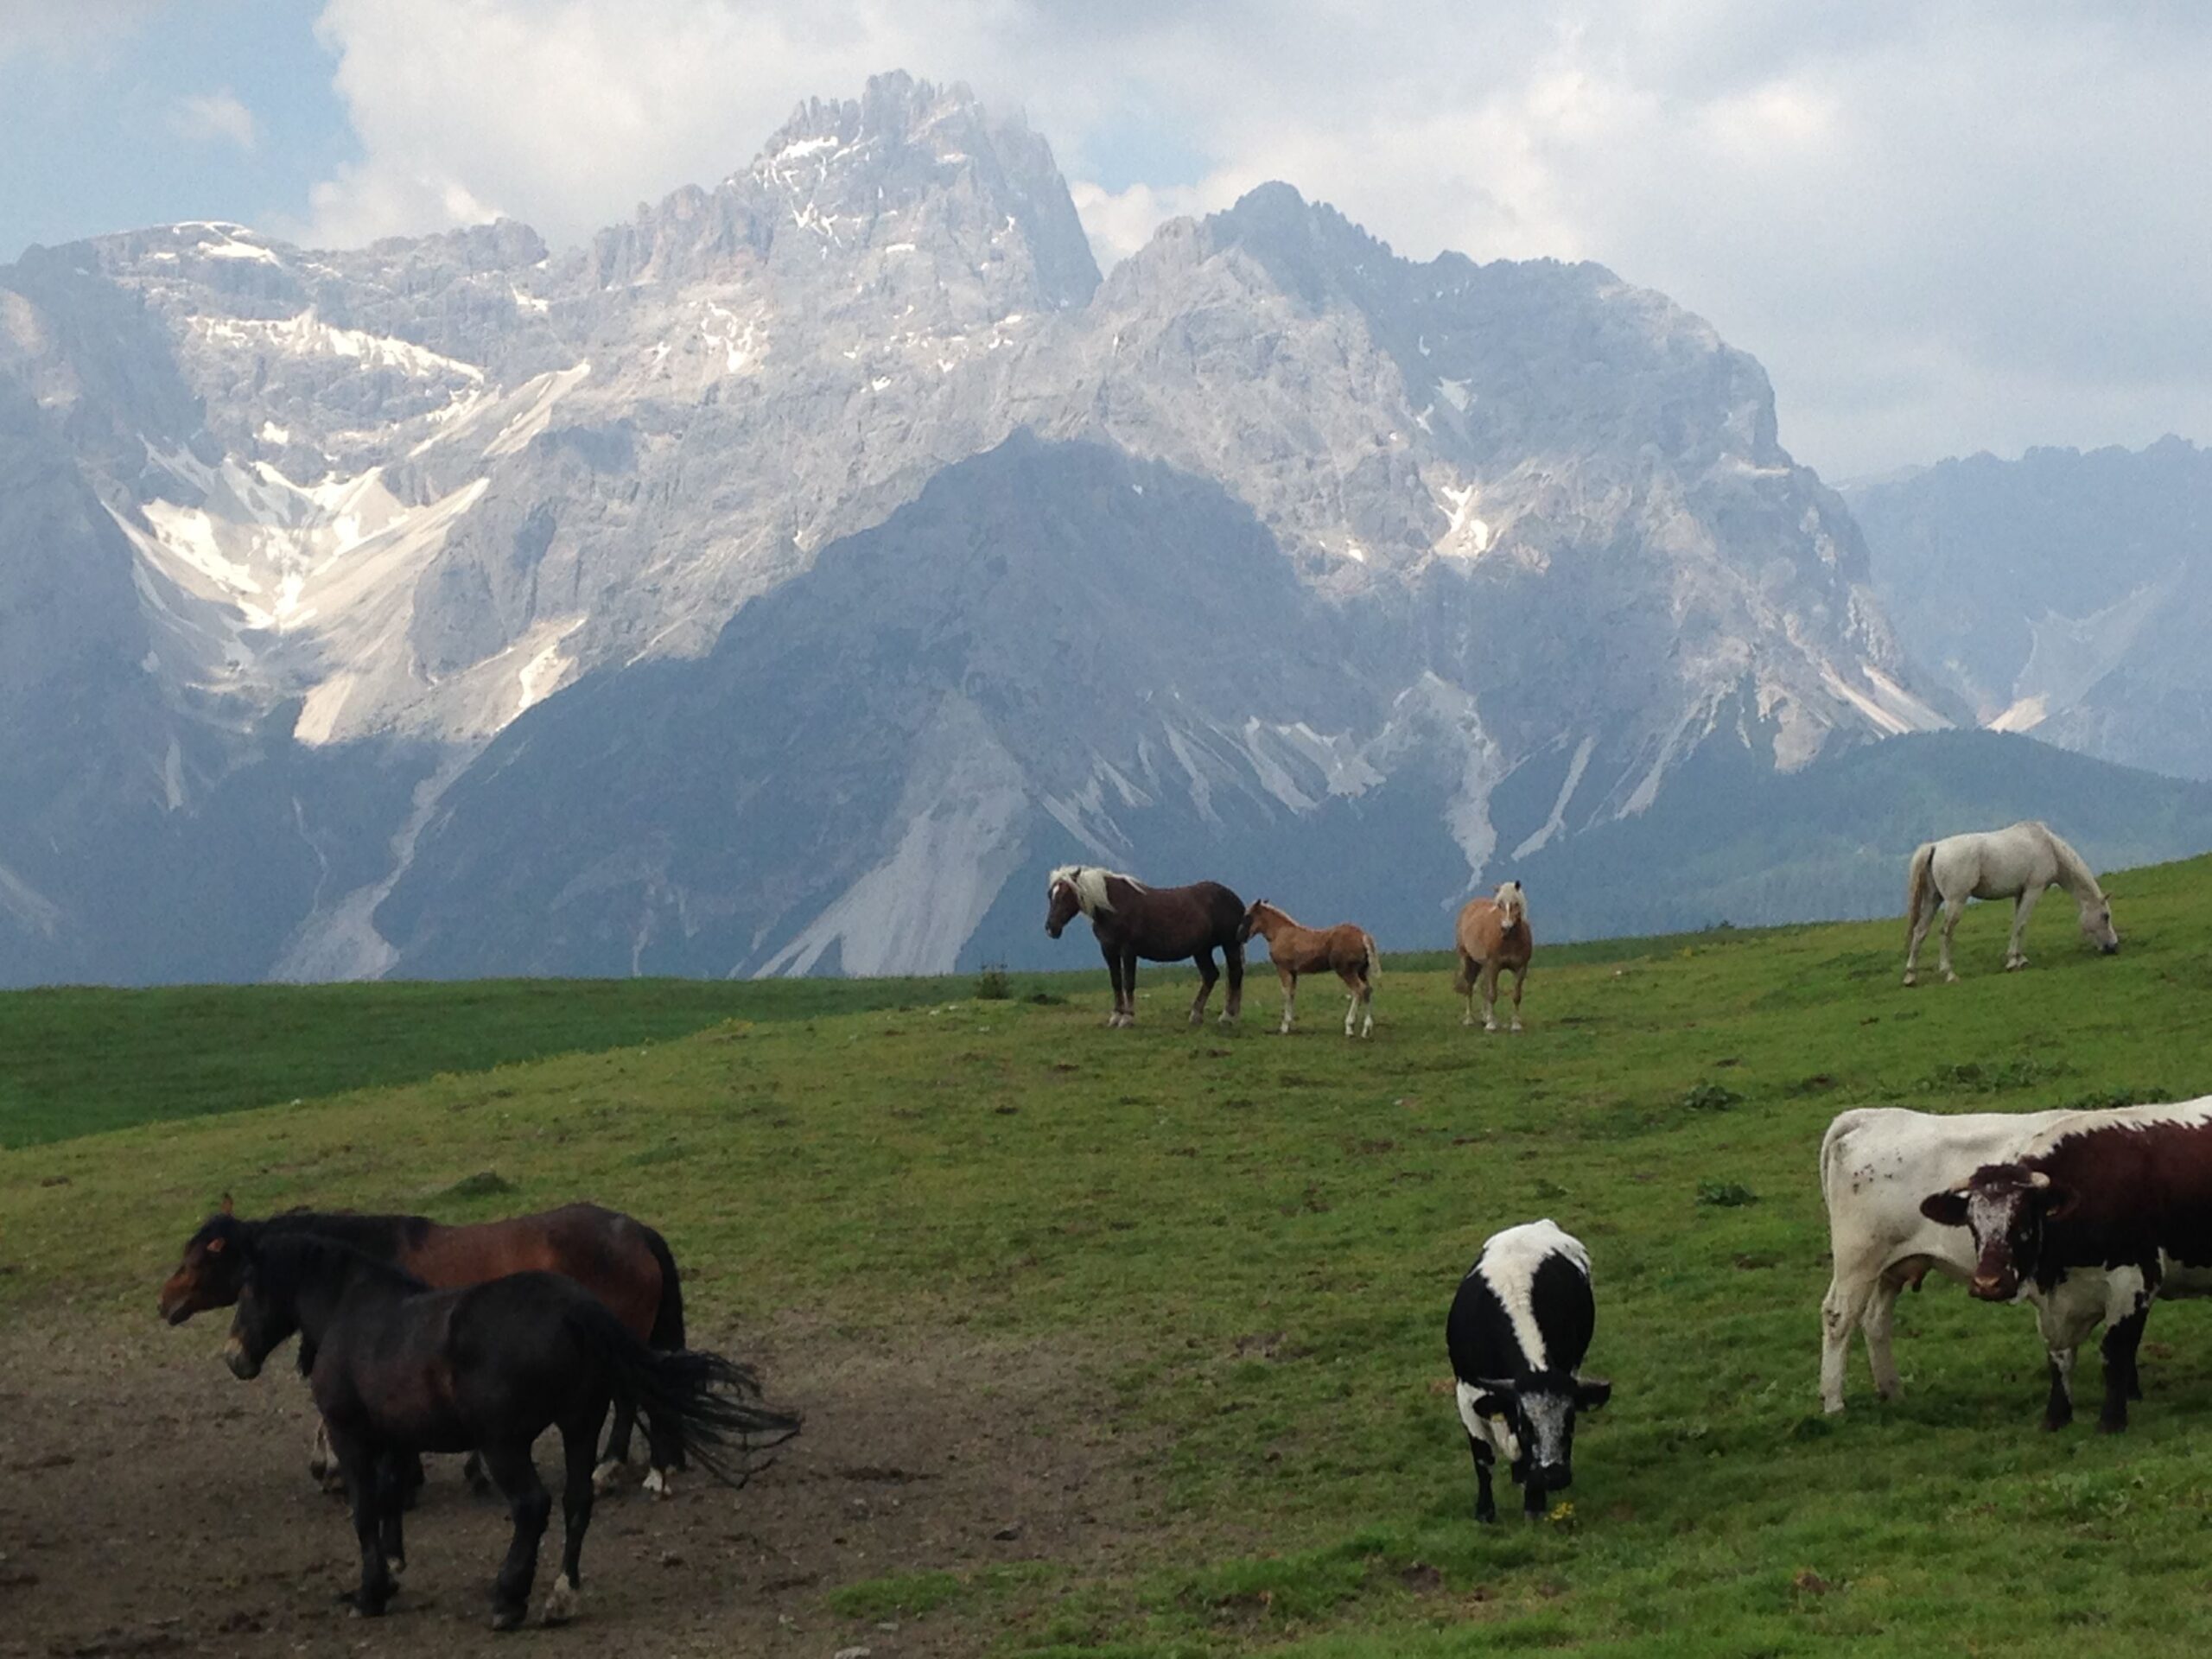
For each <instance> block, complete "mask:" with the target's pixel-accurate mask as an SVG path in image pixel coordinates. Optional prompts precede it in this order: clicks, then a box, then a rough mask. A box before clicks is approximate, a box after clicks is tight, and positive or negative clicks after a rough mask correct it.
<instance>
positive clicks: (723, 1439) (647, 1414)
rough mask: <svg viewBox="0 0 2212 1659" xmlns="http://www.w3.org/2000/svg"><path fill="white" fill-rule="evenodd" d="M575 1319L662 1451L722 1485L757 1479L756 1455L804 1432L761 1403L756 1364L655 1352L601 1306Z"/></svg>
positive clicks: (579, 1311)
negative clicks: (752, 1462) (751, 1460)
mask: <svg viewBox="0 0 2212 1659" xmlns="http://www.w3.org/2000/svg"><path fill="white" fill-rule="evenodd" d="M573 1317H574V1319H575V1320H576V1321H577V1322H578V1323H579V1324H580V1325H582V1331H581V1332H580V1333H579V1334H581V1335H582V1336H584V1337H585V1338H587V1339H588V1341H589V1342H590V1344H591V1345H592V1346H593V1347H594V1348H596V1349H597V1350H598V1351H599V1352H600V1354H601V1357H603V1358H604V1359H605V1361H606V1362H607V1386H608V1389H610V1391H611V1392H612V1393H613V1395H614V1398H615V1399H616V1400H617V1401H619V1402H621V1403H622V1404H625V1405H627V1406H629V1407H631V1408H633V1409H634V1410H636V1411H637V1412H638V1413H639V1414H641V1415H642V1416H643V1417H644V1418H645V1422H646V1425H647V1427H649V1428H650V1429H651V1430H652V1436H653V1440H654V1443H655V1444H656V1445H657V1446H658V1445H666V1446H671V1447H672V1448H674V1449H677V1450H678V1451H680V1452H681V1453H682V1455H683V1461H684V1462H685V1463H696V1464H697V1465H699V1466H700V1467H701V1468H702V1469H704V1470H706V1471H708V1472H709V1473H710V1474H712V1475H713V1476H715V1478H716V1479H718V1480H721V1481H724V1482H726V1483H727V1484H730V1485H732V1486H742V1485H743V1484H745V1481H746V1478H747V1476H748V1475H750V1474H751V1473H752V1470H751V1469H750V1468H749V1467H748V1466H747V1461H746V1459H747V1455H748V1454H749V1453H751V1452H755V1451H765V1450H766V1449H767V1448H768V1447H770V1446H781V1445H782V1444H783V1443H784V1442H785V1440H789V1439H791V1436H792V1435H794V1434H796V1433H798V1431H799V1420H798V1418H796V1417H793V1416H790V1415H787V1414H785V1413H783V1412H780V1411H771V1410H770V1409H769V1408H767V1407H766V1406H764V1405H761V1404H760V1376H759V1374H758V1373H757V1372H755V1371H754V1370H753V1368H752V1367H751V1366H750V1365H741V1364H739V1363H737V1362H736V1361H735V1360H730V1359H724V1358H723V1357H721V1355H720V1354H706V1353H697V1352H694V1351H692V1350H690V1349H688V1348H683V1349H677V1350H675V1351H667V1350H663V1349H658V1348H648V1347H647V1346H646V1345H645V1344H644V1343H642V1342H639V1340H638V1339H637V1338H635V1337H634V1336H632V1335H631V1334H630V1332H629V1331H628V1330H627V1329H626V1328H625V1327H624V1325H623V1324H622V1321H621V1320H620V1319H616V1318H615V1317H614V1315H613V1314H612V1313H609V1312H607V1309H606V1308H605V1307H603V1306H601V1305H600V1304H598V1303H597V1302H592V1303H588V1304H583V1305H579V1306H578V1307H577V1308H576V1309H575V1313H574V1315H573Z"/></svg>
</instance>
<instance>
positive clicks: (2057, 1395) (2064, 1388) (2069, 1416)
mask: <svg viewBox="0 0 2212 1659" xmlns="http://www.w3.org/2000/svg"><path fill="white" fill-rule="evenodd" d="M2048 1352H2049V1358H2050V1397H2049V1398H2048V1399H2047V1400H2045V1401H2044V1408H2043V1426H2044V1431H2045V1432H2046V1433H2054V1434H2055V1433H2057V1432H2058V1431H2059V1430H2060V1429H2062V1428H2063V1427H2066V1425H2067V1424H2069V1423H2070V1422H2072V1421H2074V1351H2073V1350H2072V1349H2071V1348H2053V1349H2050V1350H2049V1351H2048Z"/></svg>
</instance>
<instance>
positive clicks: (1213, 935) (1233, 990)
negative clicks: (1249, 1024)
mask: <svg viewBox="0 0 2212 1659" xmlns="http://www.w3.org/2000/svg"><path fill="white" fill-rule="evenodd" d="M1045 897H1046V905H1047V909H1046V915H1045V931H1046V932H1047V933H1049V934H1051V935H1052V937H1053V938H1056V939H1057V938H1059V937H1060V931H1061V929H1063V928H1065V926H1066V925H1068V924H1069V923H1070V922H1071V921H1073V920H1074V919H1075V918H1076V917H1077V916H1078V915H1083V916H1088V917H1089V918H1090V931H1092V932H1093V933H1095V934H1096V935H1097V936H1098V949H1099V950H1100V951H1101V952H1102V953H1103V955H1104V956H1105V958H1106V971H1107V972H1108V973H1109V974H1110V975H1111V976H1113V980H1114V1013H1113V1016H1112V1017H1111V1018H1110V1019H1109V1020H1107V1021H1106V1023H1107V1024H1108V1025H1109V1026H1133V1025H1135V1024H1136V1022H1137V958H1138V957H1143V958H1144V960H1145V961H1147V962H1180V961H1182V960H1183V958H1184V957H1192V958H1194V959H1195V960H1196V961H1197V963H1198V997H1197V1000H1196V1001H1193V1002H1192V1004H1191V1023H1192V1025H1194V1026H1195V1025H1197V1024H1198V1023H1199V1022H1200V1021H1201V1020H1204V1019H1205V1017H1206V999H1207V998H1208V997H1210V996H1211V995H1213V986H1214V982H1215V981H1216V980H1217V979H1219V978H1220V977H1221V974H1220V971H1219V970H1218V969H1216V968H1215V967H1214V965H1213V953H1214V952H1215V951H1216V950H1218V951H1220V952H1221V954H1222V956H1223V957H1224V959H1226V961H1227V962H1228V963H1229V1003H1228V1006H1227V1007H1224V1009H1223V1010H1222V1012H1221V1022H1222V1024H1224V1026H1225V1025H1227V1024H1228V1023H1229V1022H1230V1020H1234V1019H1236V1016H1237V1015H1238V1014H1241V1013H1243V1008H1244V937H1245V936H1244V901H1243V899H1239V898H1238V897H1237V896H1236V894H1235V893H1231V892H1230V890H1229V889H1228V888H1227V887H1223V886H1222V885H1221V883H1220V882H1218V881H1198V882H1194V883H1193V884H1192V885H1191V886H1190V887H1147V886H1145V884H1144V883H1143V882H1141V881H1139V880H1136V879H1135V877H1133V876H1127V875H1122V874H1120V873H1119V872H1117V871H1114V870H1102V869H1099V868H1096V867H1095V866H1092V865H1088V864H1063V865H1062V866H1060V868H1058V869H1057V870H1054V871H1053V872H1052V874H1051V875H1050V876H1049V877H1048V878H1046V883H1045Z"/></svg>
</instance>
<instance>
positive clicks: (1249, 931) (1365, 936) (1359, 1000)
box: [1244, 899, 1383, 1037]
mask: <svg viewBox="0 0 2212 1659" xmlns="http://www.w3.org/2000/svg"><path fill="white" fill-rule="evenodd" d="M1255 933H1257V934H1258V935H1259V936H1260V937H1261V938H1263V939H1265V940H1266V941H1267V942H1268V961H1270V962H1272V963H1274V966H1275V977H1276V978H1277V979H1279V980H1281V982H1282V1030H1283V1033H1284V1034H1285V1035H1286V1036H1287V1035H1288V1034H1289V1033H1290V1022H1291V1019H1292V1017H1293V1015H1294V1014H1295V1013H1296V1011H1297V1007H1298V976H1300V974H1319V973H1333V974H1334V975H1336V976H1337V977H1338V979H1340V980H1342V981H1344V989H1345V990H1347V991H1349V992H1350V993H1351V1002H1350V1003H1349V1004H1348V1005H1346V1007H1345V1008H1344V1035H1345V1036H1347V1037H1349V1036H1351V1034H1352V1029H1351V1028H1352V1023H1353V1021H1354V1020H1355V1019H1357V1017H1358V1015H1360V1014H1362V1013H1364V1014H1366V1016H1367V1023H1366V1024H1365V1025H1364V1026H1363V1027H1361V1029H1360V1033H1359V1034H1360V1035H1361V1036H1363V1037H1371V1036H1373V1035H1374V1034H1375V981H1376V977H1377V976H1379V975H1380V974H1381V973H1382V971H1383V963H1382V961H1381V959H1380V958H1379V957H1376V954H1375V936H1374V935H1373V934H1371V933H1370V932H1368V931H1366V930H1365V929H1364V928H1361V927H1356V926H1354V925H1352V924H1351V923H1350V922H1339V923H1338V924H1337V925H1336V926H1334V927H1300V925H1298V924H1297V923H1296V922H1294V921H1293V920H1291V918H1290V915H1289V913H1288V912H1287V911H1284V910H1282V909H1281V907H1279V906H1274V905H1271V904H1269V903H1268V901H1267V900H1266V899H1254V900H1253V901H1252V908H1251V909H1249V910H1248V911H1246V912H1244V937H1245V938H1248V939H1249V938H1251V937H1252V935H1253V934H1255Z"/></svg>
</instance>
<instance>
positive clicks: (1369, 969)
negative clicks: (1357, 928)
mask: <svg viewBox="0 0 2212 1659" xmlns="http://www.w3.org/2000/svg"><path fill="white" fill-rule="evenodd" d="M1359 938H1360V943H1362V944H1364V945H1365V946H1366V947H1367V963H1366V965H1365V966H1364V967H1363V968H1362V969H1360V973H1361V975H1362V976H1363V977H1364V978H1365V979H1366V981H1367V982H1368V983H1369V984H1370V985H1372V984H1373V983H1374V982H1376V980H1378V979H1380V978H1382V977H1383V953H1382V952H1381V951H1379V950H1376V948H1375V936H1374V935H1373V934H1372V933H1362V934H1361V935H1360V936H1359Z"/></svg>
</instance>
